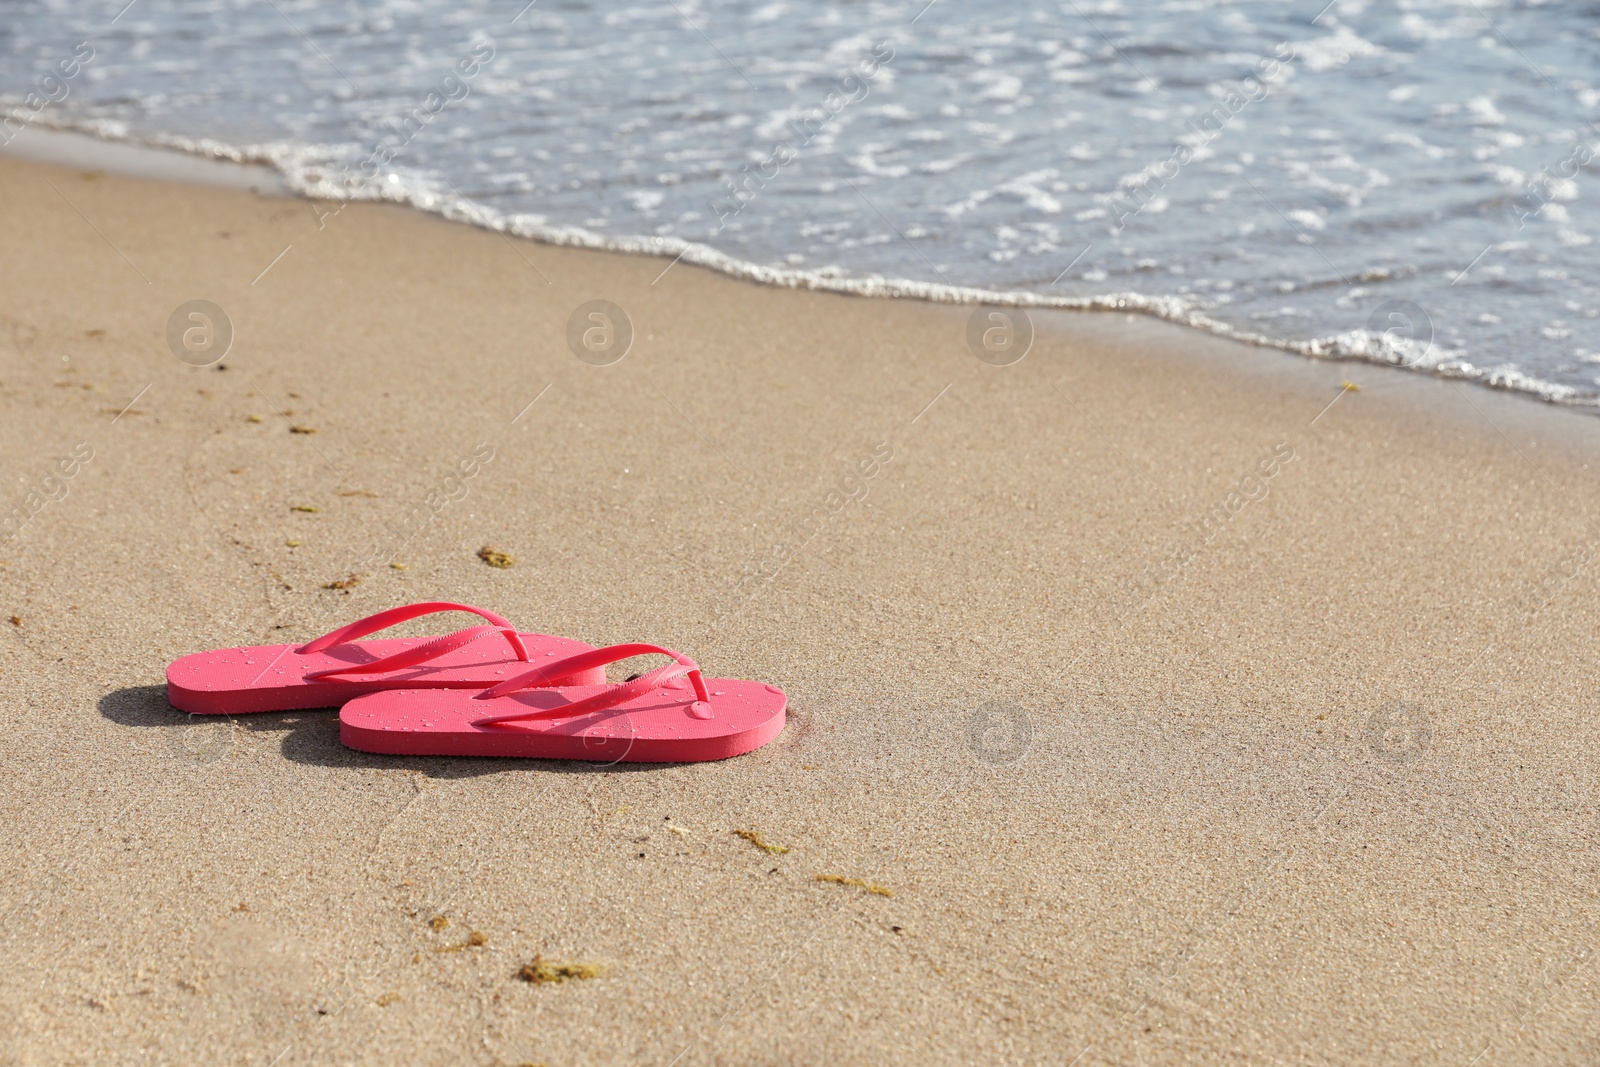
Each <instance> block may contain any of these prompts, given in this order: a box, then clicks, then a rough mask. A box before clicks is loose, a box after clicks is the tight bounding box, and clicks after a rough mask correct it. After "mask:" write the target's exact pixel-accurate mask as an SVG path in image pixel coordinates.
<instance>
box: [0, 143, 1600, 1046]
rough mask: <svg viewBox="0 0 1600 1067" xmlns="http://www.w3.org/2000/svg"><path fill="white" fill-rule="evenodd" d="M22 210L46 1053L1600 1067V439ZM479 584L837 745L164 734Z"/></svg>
mask: <svg viewBox="0 0 1600 1067" xmlns="http://www.w3.org/2000/svg"><path fill="white" fill-rule="evenodd" d="M0 197H3V200H4V204H5V210H4V211H0V232H3V234H4V247H5V248H6V250H7V255H6V256H5V257H4V260H3V262H0V411H3V415H0V451H3V454H4V455H5V456H6V459H7V471H8V472H9V473H8V476H9V479H10V480H9V481H7V482H6V483H5V484H6V490H5V493H6V495H5V497H4V498H3V499H0V519H3V521H4V522H5V523H8V525H5V526H4V527H3V528H0V534H3V535H5V536H6V537H7V538H8V540H7V541H6V543H5V544H4V545H3V546H0V639H3V642H4V649H5V652H4V655H3V657H0V692H3V693H4V709H5V710H4V714H5V718H6V722H7V725H8V727H9V729H10V732H11V733H10V736H11V743H10V744H9V745H8V746H7V749H6V752H5V754H4V756H3V757H0V759H3V761H4V765H5V780H6V784H7V788H6V789H5V790H4V791H3V792H0V808H3V811H4V819H5V824H6V826H7V827H8V828H9V832H8V833H7V834H6V838H5V845H4V850H5V852H4V856H3V862H0V908H3V909H4V915H5V919H4V922H3V924H0V946H3V947H0V1005H3V1006H4V1008H5V1011H4V1014H5V1017H6V1022H5V1024H4V1030H3V1031H0V1033H3V1037H0V1049H3V1052H0V1058H3V1059H4V1060H5V1061H6V1062H14V1063H19V1064H35V1063H38V1064H45V1063H51V1064H55V1063H91V1062H93V1063H120V1062H131V1061H139V1062H157V1063H221V1062H228V1063H242V1064H259V1065H262V1067H265V1065H268V1064H278V1065H289V1064H297V1063H358V1062H361V1063H366V1062H373V1063H376V1062H385V1063H389V1062H399V1063H418V1064H433V1063H437V1064H455V1063H481V1064H495V1065H502V1064H504V1065H510V1064H544V1065H547V1067H563V1065H576V1064H609V1063H616V1064H624V1063H626V1064H638V1063H659V1064H662V1065H663V1067H665V1065H668V1064H676V1065H679V1067H687V1065H689V1064H696V1063H717V1064H766V1063H771V1064H779V1063H785V1064H786V1063H828V1062H835V1063H908V1064H910V1063H952V1064H956V1063H974V1062H994V1063H1017V1064H1035V1063H1039V1064H1044V1063H1052V1064H1069V1063H1074V1064H1077V1065H1079V1067H1088V1065H1090V1064H1142V1063H1170V1062H1195V1063H1220V1062H1270V1063H1278V1062H1285V1063H1349V1062H1385V1063H1396V1062H1415V1063H1428V1064H1447V1065H1459V1067H1469V1065H1472V1064H1476V1065H1479V1067H1486V1065H1490V1064H1514V1063H1552V1062H1565V1063H1575V1062H1585V1061H1590V1060H1594V1059H1596V1058H1600V1016H1597V1015H1596V1013H1595V1000H1594V996H1595V993H1596V982H1597V975H1600V972H1597V971H1596V969H1595V967H1594V966H1593V965H1592V964H1593V957H1594V952H1595V948H1594V946H1595V945H1596V943H1597V939H1600V918H1597V912H1596V907H1595V905H1596V884H1597V883H1596V880H1595V876H1596V873H1597V868H1600V862H1597V861H1600V840H1597V837H1600V824H1597V821H1596V820H1597V815H1600V812H1597V803H1596V796H1597V787H1600V776H1597V772H1596V760H1595V757H1596V754H1597V748H1600V745H1597V739H1596V731H1595V726H1594V723H1593V713H1592V712H1593V693H1594V687H1595V683H1596V681H1597V680H1600V671H1597V669H1596V662H1595V654H1594V634H1595V618H1594V614H1593V611H1592V608H1591V603H1592V602H1593V600H1594V599H1595V593H1596V588H1595V577H1594V574H1595V570H1596V567H1595V563H1596V547H1597V543H1600V526H1596V525H1595V523H1594V521H1593V516H1594V515H1595V513H1596V507H1597V504H1600V489H1597V487H1596V483H1595V478H1594V464H1595V463H1596V462H1597V457H1600V422H1596V421H1595V420H1594V419H1593V418H1592V417H1590V416H1586V415H1583V414H1580V413H1578V412H1575V411H1571V410H1559V409H1555V408H1551V407H1548V406H1542V405H1539V404H1537V403H1535V402H1533V401H1530V400H1526V399H1522V398H1517V397H1512V396H1508V395H1503V394H1498V393H1495V392H1493V391H1491V390H1488V389H1484V388H1481V387H1478V386H1473V385H1464V384H1458V383H1452V382H1448V381H1441V380H1436V379H1430V378H1424V377H1421V376H1417V375H1408V374H1404V373H1400V372H1394V371H1389V370H1386V369H1383V368H1379V367H1374V366H1369V365H1359V364H1353V363H1334V362H1314V361H1309V360H1304V359H1300V358H1299V357H1293V356H1288V355H1285V354H1283V353H1280V352H1275V351H1271V350H1265V349H1252V348H1246V347H1243V346H1240V345H1236V344H1233V343H1231V342H1225V341H1221V340H1216V339H1211V338H1208V337H1206V336H1204V335H1202V334H1199V333H1197V332H1194V331H1187V330H1183V329H1181V328H1178V327H1173V326H1168V325H1165V324H1161V323H1157V322H1154V321H1152V320H1150V319H1147V318H1141V317H1132V316H1123V315H1115V314H1110V315H1068V314H1065V313H1040V314H1034V315H1033V316H1032V324H1033V328H1034V330H1035V337H1034V341H1033V345H1032V348H1031V350H1030V351H1029V352H1028V353H1027V355H1026V356H1025V358H1023V359H1021V360H1020V361H1019V362H1016V363H1014V364H1012V365H1009V366H994V365H990V364H988V363H985V362H982V361H980V360H979V359H978V358H977V357H976V356H975V355H974V353H973V351H972V350H971V349H970V348H969V346H968V342H967V336H968V324H969V318H970V316H971V315H972V313H973V309H972V308H970V307H961V306H953V305H950V306H941V305H932V304H923V303H917V302H911V301H888V300H866V299H856V298H849V297H843V296H837V295H828V294H823V293H817V292H807V291H796V290H784V289H776V288H762V287H758V286H755V285H751V284H747V283H744V282H739V281H734V280H730V279H728V278H725V277H721V276H718V275H715V274H713V273H710V272H708V271H705V270H702V269H699V268H695V267H691V266H688V265H685V264H682V263H679V264H676V265H671V266H670V267H669V261H668V260H666V259H657V258H649V257H627V256H620V255H614V254H606V253H598V252H586V251H578V250H572V249H562V248H555V247H549V246H544V245H539V244H535V243H531V242H527V241H521V240H514V239H510V238H507V237H504V236H501V235H499V234H496V233H491V232H487V231H482V230H476V229H473V228H471V227H468V226H464V225H458V224H454V223H449V222H445V221H441V220H439V219H436V218H432V217H427V216H424V215H421V214H419V213H415V212H411V211H408V210H406V209H403V208H400V207H388V206H376V205H363V204H357V205H351V206H346V207H344V208H343V210H339V211H335V210H334V209H335V208H336V206H337V205H334V204H320V205H316V204H311V203H308V202H305V201H301V200H296V199H290V198H285V197H278V196H269V195H259V194H252V193H251V192H249V191H246V190H242V189H224V188H208V187H204V186H198V185H179V184H169V183H162V182H158V181H151V180H144V179H140V178H134V177H119V176H115V175H107V174H102V173H98V172H93V171H90V172H85V171H81V170H78V169H74V168H69V167H61V166H51V165H45V164H41V163H35V162H26V161H18V160H14V159H12V160H0ZM192 300H207V301H210V302H212V303H214V304H215V305H217V306H218V307H220V308H222V309H223V310H224V311H225V313H226V315H227V318H228V320H229V321H230V322H231V324H232V332H233V338H232V343H231V349H230V350H229V351H228V353H227V355H226V356H225V357H224V358H223V359H222V360H221V362H220V363H219V364H216V365H212V366H208V367H202V366H194V365H190V364H187V363H185V362H183V361H181V360H180V359H179V358H177V357H176V356H175V355H174V353H173V351H172V350H171V349H170V348H169V344H168V320H169V317H170V316H172V314H173V313H174V311H175V310H176V309H178V308H179V307H180V306H181V305H183V304H185V303H186V302H188V301H192ZM592 300H607V301H611V302H613V303H614V304H616V305H618V306H620V307H621V308H622V309H624V310H625V312H626V314H627V317H628V319H629V321H631V324H632V329H633V335H634V336H633V339H632V343H631V346H630V348H629V350H628V351H627V353H626V355H625V356H624V357H623V358H621V359H619V360H617V361H616V362H613V363H610V364H609V365H605V366H598V365H593V364H591V363H587V362H584V361H581V360H579V359H578V358H576V357H575V355H574V353H573V352H572V351H571V350H569V347H568V343H567V332H568V320H569V317H570V316H571V315H572V314H573V312H574V310H575V309H576V308H578V307H579V306H580V305H582V304H584V303H585V302H587V301H592ZM484 448H487V449H489V452H488V453H484V452H482V451H481V450H482V449H484ZM485 454H488V455H491V456H492V458H491V459H489V460H487V461H482V462H480V463H478V464H477V465H476V467H475V468H474V474H473V475H472V476H470V477H467V478H461V477H459V476H457V477H455V478H454V479H453V480H447V479H450V476H451V475H452V472H453V471H459V469H460V468H459V467H458V463H459V461H461V460H462V459H463V457H470V456H474V455H477V456H479V457H480V459H481V457H482V456H483V455H485ZM869 469H870V471H871V473H870V474H868V473H866V472H867V471H868V470H869ZM69 470H70V473H68V471H69ZM484 547H491V548H493V549H495V550H496V551H499V552H503V553H506V554H509V555H510V556H511V557H513V558H514V560H515V565H514V566H511V567H509V568H495V567H491V566H487V565H486V564H485V563H484V561H483V560H482V559H480V558H479V550H480V549H481V548H484ZM430 599H448V600H454V601H464V602H467V603H473V604H479V605H483V606H485V607H489V608H492V609H494V610H496V611H498V612H500V613H502V614H504V615H506V616H507V617H509V618H510V619H512V620H514V621H516V622H517V623H518V624H520V625H521V626H522V627H523V628H524V629H527V630H534V631H541V632H548V633H557V634H563V635H566V636H570V637H574V638H578V639H581V640H585V641H589V642H591V643H594V644H597V645H603V644H610V643H614V642H620V641H630V640H637V641H649V642H654V643H659V644H663V645H667V646H669V647H673V648H677V649H680V650H682V651H684V652H687V653H689V654H690V655H693V656H694V657H696V659H698V660H699V662H700V663H701V664H702V665H703V666H704V667H705V668H706V671H707V672H708V673H709V674H713V675H719V676H725V677H740V678H751V679H758V680H761V681H766V682H770V683H772V684H775V685H779V686H782V687H783V688H784V689H785V690H786V691H787V693H788V694H789V700H790V718H789V723H788V726H787V728H786V730H785V731H784V733H783V734H782V735H781V736H780V737H779V738H778V739H777V740H776V741H775V742H773V743H772V744H770V745H768V746H767V747H766V748H763V749H761V750H759V751H758V752H755V753H753V754H751V755H747V756H743V757H740V758H737V759H733V760H729V761H725V762H719V763H706V764H695V765H684V766H655V765H619V766H610V767H606V766H595V765H589V764H572V763H558V762H538V761H530V762H511V761H493V760H470V759H421V758H388V757H380V756H372V755H366V754H363V753H358V752H353V751H350V750H347V749H345V748H343V747H342V746H341V745H340V744H339V741H338V726H337V718H336V713H335V712H333V711H314V712H296V713H290V714H266V715H259V716H249V717H245V716H241V717H238V718H235V719H231V720H224V721H209V720H198V719H197V720H193V721H191V719H190V717H189V716H186V715H184V714H181V713H179V712H176V711H174V710H173V709H172V708H171V707H170V706H169V705H168V704H167V702H166V699H165V693H164V686H163V671H164V668H165V666H166V664H167V663H169V662H170V661H172V660H173V659H175V658H177V657H179V656H181V655H185V654H188V653H191V652H196V651H200V650H204V649H208V648H218V647H223V646H228V645H237V644H257V643H259V644H266V643H275V642H287V641H303V640H308V639H310V638H311V637H314V636H316V635H318V634H321V633H323V632H325V631H328V630H331V629H333V628H334V627H335V626H337V625H340V624H342V623H344V622H347V621H349V620H351V619H354V618H356V617H359V616H361V615H365V614H369V613H371V612H375V611H378V610H380V609H382V608H385V607H389V606H392V605H395V604H399V603H406V602H411V601H420V600H430ZM7 620H9V621H7ZM434 622H435V625H434V626H433V627H432V628H431V629H430V628H428V627H427V626H413V627H412V628H411V629H410V630H409V631H407V632H413V633H426V632H442V630H441V629H440V627H439V626H438V625H437V623H436V621H434ZM453 625H465V622H459V621H458V622H453V623H452V626H453ZM613 677H614V678H615V677H620V675H619V674H617V673H615V672H614V673H613ZM740 831H747V832H749V833H750V834H753V835H757V836H759V839H760V841H762V842H765V843H767V844H768V845H770V846H773V848H772V849H770V850H769V849H766V848H762V847H760V846H759V845H758V843H757V842H756V841H754V840H751V839H750V838H748V837H746V836H741V835H740V833H739V832H740ZM776 849H785V850H787V851H776ZM819 876H821V877H820V878H819ZM829 879H839V880H829ZM855 883H860V884H855ZM536 957H537V958H539V959H540V960H541V961H543V962H546V963H548V962H549V961H551V960H555V961H566V962H571V963H577V964H592V965H594V967H595V968H596V970H597V971H598V974H597V975H596V976H594V977H589V978H582V977H578V978H572V979H571V980H567V981H559V982H531V981H525V980H522V979H521V978H519V971H520V970H521V969H522V968H523V967H524V966H525V965H529V964H532V963H533V962H534V961H535V959H536ZM530 973H531V972H530Z"/></svg>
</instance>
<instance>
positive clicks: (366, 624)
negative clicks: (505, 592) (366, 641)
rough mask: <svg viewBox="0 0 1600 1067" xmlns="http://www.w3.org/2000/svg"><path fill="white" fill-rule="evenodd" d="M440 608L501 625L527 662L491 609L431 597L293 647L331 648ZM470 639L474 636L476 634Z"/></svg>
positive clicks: (303, 650) (306, 650)
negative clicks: (479, 617)
mask: <svg viewBox="0 0 1600 1067" xmlns="http://www.w3.org/2000/svg"><path fill="white" fill-rule="evenodd" d="M441 611H469V612H471V613H472V614H474V615H478V616H481V617H482V618H485V619H488V620H489V622H490V623H492V624H494V626H496V627H498V628H499V629H500V632H501V633H503V634H505V638H506V641H507V643H509V644H510V645H511V651H512V652H513V653H515V654H516V657H517V658H518V659H519V660H522V661H523V662H524V663H526V662H527V660H528V649H527V646H525V645H524V644H523V643H522V638H521V637H520V636H519V635H518V634H517V630H516V627H514V626H512V625H511V624H510V623H509V622H507V621H506V620H505V619H502V618H501V617H500V616H498V615H496V614H495V613H494V612H492V611H485V610H484V609H483V608H475V607H473V606H472V605H471V604H452V603H450V602H449V601H444V600H430V601H427V602H425V603H422V604H407V605H405V606H403V607H398V608H390V609H389V610H388V611H380V612H378V613H377V614H376V615H368V616H367V617H366V618H364V619H357V620H356V621H355V622H352V623H350V624H349V625H347V626H341V627H339V628H338V629H337V630H334V631H333V632H332V633H326V634H323V635H322V636H321V637H319V638H317V639H316V640H315V641H312V642H310V643H308V644H305V645H302V646H300V647H299V648H297V649H296V650H295V651H296V652H298V653H300V655H302V656H306V655H310V654H311V653H313V652H326V651H327V650H328V649H330V648H335V647H337V646H339V645H346V644H349V643H350V642H351V641H354V640H356V639H358V638H362V637H366V636H367V635H368V634H374V633H377V632H378V631H379V630H387V629H388V628H389V627H391V626H398V625H400V624H401V623H403V622H409V621H411V620H412V619H420V618H421V617H422V616H424V615H434V614H437V613H439V612H441ZM461 632H462V633H465V632H467V631H465V630H463V631H461ZM451 636H455V635H451ZM472 640H476V638H473V639H472ZM456 647H460V646H456ZM435 654H437V653H435ZM390 669H393V668H390Z"/></svg>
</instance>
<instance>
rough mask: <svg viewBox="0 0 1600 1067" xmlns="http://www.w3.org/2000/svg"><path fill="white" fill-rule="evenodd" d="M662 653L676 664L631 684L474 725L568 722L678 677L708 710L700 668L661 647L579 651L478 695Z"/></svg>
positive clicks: (490, 696)
mask: <svg viewBox="0 0 1600 1067" xmlns="http://www.w3.org/2000/svg"><path fill="white" fill-rule="evenodd" d="M650 654H659V655H663V656H671V657H672V658H673V660H674V662H672V663H669V664H667V665H666V666H664V667H657V668H656V669H655V670H653V671H650V672H648V673H646V674H641V675H640V676H639V677H637V678H635V679H633V680H632V681H631V682H623V683H622V684H621V685H612V686H607V687H606V689H605V691H604V692H600V693H596V694H594V695H593V696H589V697H585V698H583V699H582V700H577V701H574V702H572V703H571V704H566V705H563V706H562V707H559V708H548V709H538V708H530V709H527V710H525V711H517V712H512V713H511V714H509V715H494V716H491V717H489V718H485V719H478V720H476V721H475V722H474V723H473V725H474V726H489V725H492V724H494V723H502V722H520V721H523V720H527V719H565V718H571V717H573V716H576V715H587V714H588V713H590V712H593V711H604V710H605V709H606V708H614V707H616V706H617V705H618V704H626V703H627V702H628V701H630V700H636V699H638V698H639V697H642V696H644V695H646V694H647V693H649V692H651V691H652V690H655V689H658V688H660V687H661V686H663V685H665V684H666V683H667V682H670V681H672V680H673V679H675V678H682V677H684V676H685V675H687V676H688V678H689V682H690V684H691V685H693V686H694V693H695V704H696V705H704V707H705V710H707V711H709V710H710V706H711V694H710V693H708V692H707V691H706V683H705V679H703V678H701V677H700V667H699V665H698V664H696V663H695V661H694V660H692V659H690V658H689V657H688V656H685V655H684V654H683V653H681V652H674V651H672V650H671V649H670V648H662V647H661V646H660V645H644V644H627V645H612V646H611V647H609V648H597V649H593V650H591V651H589V652H580V653H578V654H577V655H576V656H568V657H567V658H566V659H563V660H557V661H556V662H555V663H551V664H547V665H545V666H543V667H535V668H534V669H533V670H531V671H529V672H527V673H526V674H522V675H518V676H517V677H515V678H511V679H508V680H506V681H504V682H501V683H500V684H499V685H496V686H493V687H491V688H489V689H485V690H484V691H483V692H481V693H479V694H478V695H477V697H476V698H475V699H477V700H493V699H495V698H496V697H502V696H505V695H507V694H509V693H515V692H519V691H521V690H523V689H532V688H536V687H543V686H548V685H550V684H551V682H552V680H559V679H561V678H565V677H568V676H570V675H573V674H577V673H578V672H579V671H586V670H589V669H591V668H593V667H603V666H605V665H606V664H608V663H615V662H617V661H618V660H623V659H628V658H629V657H631V656H644V655H650Z"/></svg>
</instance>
